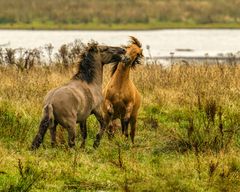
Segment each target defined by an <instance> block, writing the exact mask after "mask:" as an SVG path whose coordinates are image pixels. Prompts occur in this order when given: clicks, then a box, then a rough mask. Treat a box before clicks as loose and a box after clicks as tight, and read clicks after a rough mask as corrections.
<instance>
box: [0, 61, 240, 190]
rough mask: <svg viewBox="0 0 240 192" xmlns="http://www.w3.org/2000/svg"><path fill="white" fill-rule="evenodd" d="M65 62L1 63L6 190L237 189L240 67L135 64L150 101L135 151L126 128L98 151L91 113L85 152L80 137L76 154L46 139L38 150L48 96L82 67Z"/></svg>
mask: <svg viewBox="0 0 240 192" xmlns="http://www.w3.org/2000/svg"><path fill="white" fill-rule="evenodd" d="M63 61H64V59H63V60H62V62H59V63H57V62H54V63H53V64H51V65H37V64H36V65H33V66H32V67H30V68H28V69H25V68H19V67H17V65H15V64H14V65H9V64H8V65H6V63H4V64H3V65H2V66H1V67H0V77H1V83H0V165H1V166H0V191H80V190H83V191H98V190H100V191H203V190H206V191H239V190H240V182H239V181H240V180H239V179H240V158H239V145H240V135H239V128H240V106H239V103H240V91H239V90H240V79H239V76H240V65H239V64H238V63H235V64H229V63H224V64H211V65H206V64H191V65H189V64H179V63H174V64H172V65H170V66H168V67H164V66H162V65H155V64H151V65H147V64H143V65H140V66H137V68H136V69H135V70H132V71H131V78H132V79H133V82H134V83H135V84H136V86H137V88H138V89H139V91H140V93H141V94H142V98H143V99H142V106H141V109H140V114H139V119H138V127H137V133H136V141H135V144H134V145H132V144H131V142H130V140H126V139H125V138H124V137H123V136H122V135H121V134H120V131H119V133H116V135H115V137H114V139H113V140H108V138H107V137H106V136H105V137H104V138H103V140H102V141H103V142H102V143H101V146H100V147H99V148H98V149H97V150H94V149H93V148H92V144H93V140H94V138H95V135H96V133H97V131H98V124H97V121H96V120H95V118H94V117H90V118H89V119H88V131H89V137H88V139H87V145H86V149H84V150H83V149H80V140H81V137H80V135H78V137H77V146H76V148H75V149H69V148H68V146H67V143H63V144H60V143H59V146H58V147H56V148H51V147H50V146H51V145H50V137H49V136H48V135H47V137H46V138H45V141H44V145H43V147H41V148H40V149H39V150H38V151H36V152H31V151H29V147H30V143H31V141H32V139H33V136H34V134H35V133H36V131H37V128H38V123H39V120H40V118H41V109H42V108H41V103H42V100H43V98H44V96H45V94H46V93H47V92H48V90H50V89H51V88H53V87H57V86H59V85H62V84H64V83H65V82H67V81H68V80H69V79H70V78H71V77H72V75H73V74H74V71H75V67H76V65H75V64H70V65H67V66H68V67H66V65H64V62H63ZM69 63H70V62H69ZM110 68H111V66H106V67H105V70H104V85H105V84H106V83H107V81H108V80H109V78H110ZM63 137H66V135H63ZM58 139H59V140H60V139H61V138H60V136H59V138H58Z"/></svg>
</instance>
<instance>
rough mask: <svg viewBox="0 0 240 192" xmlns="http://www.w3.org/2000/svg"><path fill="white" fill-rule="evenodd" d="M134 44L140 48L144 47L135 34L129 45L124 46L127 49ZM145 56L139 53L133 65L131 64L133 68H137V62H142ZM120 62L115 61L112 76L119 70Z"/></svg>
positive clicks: (131, 37)
mask: <svg viewBox="0 0 240 192" xmlns="http://www.w3.org/2000/svg"><path fill="white" fill-rule="evenodd" d="M132 44H135V45H137V46H138V47H139V48H141V47H142V44H141V43H140V41H139V40H138V39H137V38H136V37H133V36H130V41H129V44H128V45H127V46H122V47H123V48H125V49H127V48H129V47H130V46H131V45H132ZM142 58H143V55H139V56H137V57H136V59H135V60H134V61H133V63H132V65H131V68H133V69H134V68H135V67H136V65H137V64H141V60H142ZM118 64H119V62H118V63H115V64H114V65H113V67H112V70H111V76H113V74H114V73H115V71H116V70H117V67H118Z"/></svg>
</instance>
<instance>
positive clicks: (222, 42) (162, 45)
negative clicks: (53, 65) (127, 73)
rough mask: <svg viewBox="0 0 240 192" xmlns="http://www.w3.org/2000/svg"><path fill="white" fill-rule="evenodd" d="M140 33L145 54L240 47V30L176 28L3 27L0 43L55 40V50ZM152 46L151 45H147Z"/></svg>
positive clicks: (194, 52) (223, 50) (188, 53)
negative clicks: (65, 29) (61, 28)
mask: <svg viewBox="0 0 240 192" xmlns="http://www.w3.org/2000/svg"><path fill="white" fill-rule="evenodd" d="M130 35H132V36H135V37H137V38H138V39H139V40H140V41H141V42H142V44H143V49H144V54H145V56H149V50H150V53H151V55H152V56H153V57H163V56H170V53H171V52H172V53H174V56H187V57H188V56H194V57H195V56H205V55H206V54H208V55H209V56H210V57H211V56H217V55H219V54H227V53H234V54H235V53H237V52H239V51H240V30H235V29H234V30H231V29H192V30H185V29H176V30H149V31H81V30H79V31H78V30H76V31H57V30H56V31H47V30H0V46H2V47H11V48H19V47H23V48H38V47H41V46H44V45H46V44H49V43H51V44H52V45H53V46H54V50H55V51H57V50H58V48H59V47H60V46H61V45H62V44H64V43H71V42H73V41H74V40H75V39H79V40H81V41H83V42H84V43H86V42H88V41H90V40H91V39H93V40H96V41H98V42H99V43H103V44H107V45H122V44H123V45H124V44H126V43H127V42H128V36H130ZM147 46H149V48H150V49H147Z"/></svg>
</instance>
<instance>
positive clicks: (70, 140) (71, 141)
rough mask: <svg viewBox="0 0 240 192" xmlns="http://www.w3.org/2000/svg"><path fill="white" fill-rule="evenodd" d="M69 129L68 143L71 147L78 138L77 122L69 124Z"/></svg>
mask: <svg viewBox="0 0 240 192" xmlns="http://www.w3.org/2000/svg"><path fill="white" fill-rule="evenodd" d="M67 131H68V145H69V147H74V146H75V138H76V123H72V124H70V125H68V126H67Z"/></svg>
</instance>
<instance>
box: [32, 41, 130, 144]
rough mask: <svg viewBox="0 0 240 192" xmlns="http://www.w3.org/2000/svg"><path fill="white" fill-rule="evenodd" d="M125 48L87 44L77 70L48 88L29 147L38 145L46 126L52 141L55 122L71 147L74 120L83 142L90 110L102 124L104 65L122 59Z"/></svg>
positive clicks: (93, 43)
mask: <svg viewBox="0 0 240 192" xmlns="http://www.w3.org/2000/svg"><path fill="white" fill-rule="evenodd" d="M125 52H126V51H125V49H123V48H121V47H110V46H100V45H98V44H97V43H95V42H92V43H89V44H88V46H87V47H86V50H85V51H84V52H83V53H82V55H81V61H80V63H79V70H78V72H77V73H76V74H75V75H74V76H73V78H72V79H71V80H70V82H69V83H67V84H65V85H63V86H61V87H59V88H55V89H53V90H51V91H50V92H49V93H48V94H47V96H46V97H45V100H44V109H43V117H42V120H41V123H40V126H39V130H38V133H37V135H36V137H35V138H34V140H33V142H32V146H31V148H32V149H37V148H38V147H39V146H40V144H41V143H42V141H43V138H44V135H45V133H46V131H47V129H48V128H49V129H50V133H51V143H52V145H54V144H55V143H56V127H57V125H58V124H60V125H61V126H62V127H64V128H66V129H67V131H68V144H69V146H70V147H72V146H74V145H75V136H76V124H77V123H80V128H81V133H82V138H83V141H82V144H81V145H82V146H84V145H85V139H86V137H87V135H86V133H87V132H86V131H85V129H86V124H85V122H86V119H87V117H88V116H89V115H90V114H91V113H93V114H94V115H95V116H96V118H97V119H98V121H99V122H100V123H101V125H103V122H102V121H103V119H102V116H101V114H100V112H99V108H100V105H101V103H102V101H103V96H102V78H103V65H104V64H108V63H113V62H119V61H121V60H122V58H123V56H124V54H125Z"/></svg>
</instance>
